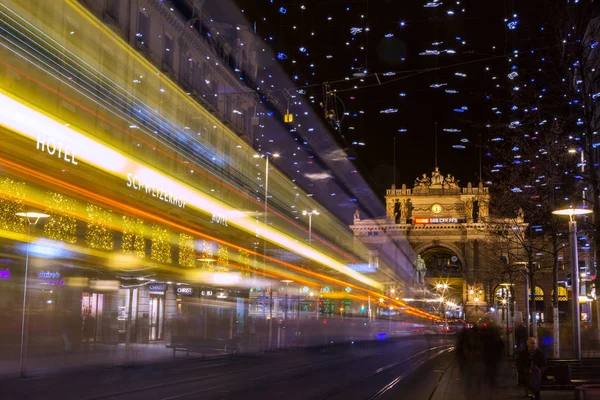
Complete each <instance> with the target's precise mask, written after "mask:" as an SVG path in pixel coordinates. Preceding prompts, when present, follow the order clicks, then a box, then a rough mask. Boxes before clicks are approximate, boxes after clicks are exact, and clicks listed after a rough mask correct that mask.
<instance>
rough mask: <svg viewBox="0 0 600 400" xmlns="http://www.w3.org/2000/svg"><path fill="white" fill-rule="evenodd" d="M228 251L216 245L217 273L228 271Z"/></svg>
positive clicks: (224, 247)
mask: <svg viewBox="0 0 600 400" xmlns="http://www.w3.org/2000/svg"><path fill="white" fill-rule="evenodd" d="M228 267H229V250H228V249H227V247H226V246H223V245H221V244H219V245H217V268H218V269H219V271H223V272H227V271H229V268H228Z"/></svg>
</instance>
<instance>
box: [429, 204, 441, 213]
mask: <svg viewBox="0 0 600 400" xmlns="http://www.w3.org/2000/svg"><path fill="white" fill-rule="evenodd" d="M431 211H432V212H433V213H434V214H439V213H441V212H442V206H441V205H440V204H434V205H432V206H431Z"/></svg>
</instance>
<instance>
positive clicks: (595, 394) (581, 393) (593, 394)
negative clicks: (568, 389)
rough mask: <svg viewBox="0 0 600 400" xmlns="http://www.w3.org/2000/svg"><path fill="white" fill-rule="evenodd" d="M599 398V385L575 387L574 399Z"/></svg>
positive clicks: (590, 399)
mask: <svg viewBox="0 0 600 400" xmlns="http://www.w3.org/2000/svg"><path fill="white" fill-rule="evenodd" d="M598 398H600V385H582V386H577V387H576V388H575V399H577V400H593V399H598Z"/></svg>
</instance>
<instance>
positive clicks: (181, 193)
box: [0, 90, 383, 290]
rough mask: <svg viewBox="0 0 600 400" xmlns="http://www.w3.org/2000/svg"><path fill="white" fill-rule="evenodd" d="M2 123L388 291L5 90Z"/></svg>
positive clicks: (1, 95)
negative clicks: (226, 217)
mask: <svg viewBox="0 0 600 400" xmlns="http://www.w3.org/2000/svg"><path fill="white" fill-rule="evenodd" d="M0 124H1V125H3V126H5V127H6V128H8V129H10V130H12V131H14V132H17V133H19V134H21V135H23V136H25V137H28V138H30V139H32V140H34V141H35V142H36V143H37V147H38V150H41V148H42V146H41V145H40V140H42V138H43V140H44V141H45V144H46V145H47V144H48V143H49V142H50V141H53V143H56V144H57V143H59V142H60V143H62V144H63V145H65V146H69V147H70V148H71V149H72V154H74V157H75V159H77V160H80V161H83V162H86V163H88V164H90V165H92V166H94V167H97V168H100V169H102V170H104V171H106V172H108V173H111V174H112V175H115V176H117V177H119V178H122V179H124V180H126V179H127V177H128V175H129V176H138V177H140V179H143V180H144V181H146V182H150V183H151V185H152V186H153V187H154V188H161V190H162V191H164V192H169V193H173V194H174V195H175V196H178V197H180V198H182V199H185V202H186V204H187V205H189V206H192V207H193V208H196V209H197V210H199V211H202V212H205V213H208V214H209V215H210V214H213V213H219V214H221V215H236V216H237V218H234V219H232V220H231V221H230V223H231V224H232V225H235V226H237V227H238V228H240V229H242V230H244V231H246V232H250V233H257V234H259V235H260V236H263V237H264V238H266V239H267V240H268V241H270V242H271V243H274V244H277V245H278V246H281V247H283V248H285V249H288V250H290V251H293V252H295V253H297V254H302V255H303V256H305V257H306V258H309V259H311V260H313V261H316V262H318V263H320V264H322V265H324V266H326V267H329V268H332V269H334V270H337V271H338V272H341V273H343V274H345V275H347V276H350V277H352V278H354V279H356V280H357V281H359V282H362V283H364V284H366V285H369V286H371V287H373V288H376V289H379V290H382V289H383V285H382V284H380V283H379V282H376V281H374V280H373V279H370V278H368V277H366V276H364V275H362V274H360V273H358V272H356V271H354V270H353V269H352V268H350V267H348V266H347V265H344V264H342V263H340V262H339V261H337V260H334V259H333V258H331V257H329V256H327V255H325V254H323V253H321V252H319V251H316V250H314V249H313V248H311V247H309V246H307V245H304V244H302V243H297V242H296V240H295V239H294V238H292V237H290V236H289V235H286V234H284V233H280V232H278V231H277V230H275V229H273V228H271V227H269V226H267V225H264V224H262V223H258V222H257V221H256V220H255V219H253V218H251V217H248V216H247V215H245V214H241V213H239V212H238V211H237V210H235V209H234V208H232V207H229V206H228V205H226V204H224V203H222V202H220V201H217V200H215V199H213V198H211V197H209V196H207V195H204V194H203V193H201V192H199V191H198V190H195V189H193V188H191V187H189V186H187V185H185V184H183V183H181V182H179V181H177V180H175V179H173V178H170V177H168V176H166V175H164V174H163V173H161V172H158V171H157V170H155V169H153V168H150V167H148V166H146V165H144V164H142V163H141V162H137V161H135V160H133V159H132V158H129V157H127V156H124V155H122V154H120V153H119V152H117V151H116V150H114V149H112V148H110V147H109V146H108V145H104V144H101V143H100V142H97V141H95V140H94V139H91V138H89V137H87V136H85V135H83V134H81V133H79V132H78V131H76V130H75V129H73V128H72V127H70V126H67V125H68V124H64V123H59V122H57V121H56V120H54V119H53V118H51V117H50V116H49V115H47V114H46V113H43V112H41V111H36V110H34V109H33V108H30V107H29V106H27V105H25V104H22V103H21V102H19V101H17V100H16V99H14V98H12V96H11V95H10V94H9V93H7V92H6V91H4V90H0ZM47 150H48V149H47ZM55 150H56V149H55ZM78 162H79V161H78Z"/></svg>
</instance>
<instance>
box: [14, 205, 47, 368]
mask: <svg viewBox="0 0 600 400" xmlns="http://www.w3.org/2000/svg"><path fill="white" fill-rule="evenodd" d="M16 215H17V216H19V217H24V218H27V249H26V251H25V280H24V284H23V312H22V315H21V351H20V353H19V377H20V378H25V364H24V362H23V361H24V360H23V350H24V348H25V310H26V308H27V280H28V278H29V247H30V246H31V243H30V238H31V227H32V226H33V227H34V228H35V226H36V225H37V223H38V222H39V220H40V219H44V218H48V217H49V215H48V214H43V213H38V212H19V213H17V214H16Z"/></svg>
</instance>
